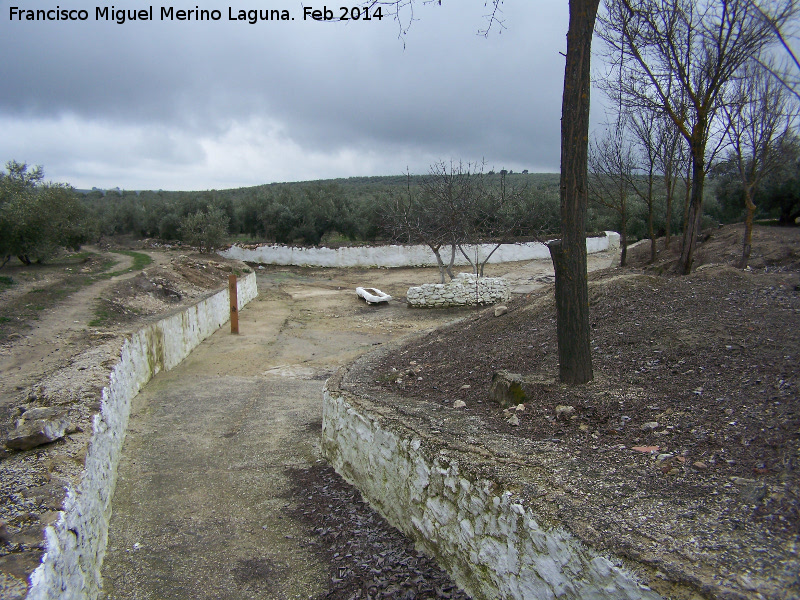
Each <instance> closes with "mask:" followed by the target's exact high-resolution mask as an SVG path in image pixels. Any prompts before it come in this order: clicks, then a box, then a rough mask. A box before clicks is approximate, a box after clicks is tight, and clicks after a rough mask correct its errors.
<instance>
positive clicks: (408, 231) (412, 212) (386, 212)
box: [381, 174, 456, 283]
mask: <svg viewBox="0 0 800 600" xmlns="http://www.w3.org/2000/svg"><path fill="white" fill-rule="evenodd" d="M409 182H410V174H409ZM382 206H383V209H382V215H381V218H382V221H383V227H384V229H385V230H386V232H387V233H388V234H389V236H390V237H391V238H392V239H394V240H396V241H399V242H404V243H422V244H425V245H426V246H428V247H429V248H430V249H431V251H432V252H433V255H434V256H435V257H436V264H437V265H438V266H439V276H440V278H441V282H442V283H444V282H445V275H448V276H449V277H450V279H453V278H454V277H455V276H454V275H453V263H454V261H455V257H456V246H455V245H453V244H452V234H451V232H450V231H449V230H448V229H447V226H446V224H445V222H444V221H443V220H442V219H441V218H439V213H438V210H437V207H436V205H435V199H434V198H433V197H431V196H429V195H425V194H423V193H422V191H421V190H420V189H418V188H416V187H411V185H410V183H409V184H408V185H407V186H406V190H405V192H403V193H401V194H400V193H392V194H390V195H389V197H388V198H387V199H386V201H385V202H384V203H383V205H382ZM448 244H450V261H449V263H447V264H446V263H445V262H444V260H443V259H442V254H441V250H442V248H443V247H446V246H447V245H448Z"/></svg>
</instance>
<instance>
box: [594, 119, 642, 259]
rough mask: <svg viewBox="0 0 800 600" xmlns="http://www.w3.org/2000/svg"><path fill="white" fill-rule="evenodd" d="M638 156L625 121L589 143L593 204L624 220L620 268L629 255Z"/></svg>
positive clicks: (622, 223) (619, 121)
mask: <svg viewBox="0 0 800 600" xmlns="http://www.w3.org/2000/svg"><path fill="white" fill-rule="evenodd" d="M633 169H634V155H633V148H632V147H631V144H630V141H629V140H627V139H626V138H625V129H624V122H623V121H622V120H618V121H617V123H616V124H612V125H608V126H607V128H606V130H605V133H604V134H603V135H602V136H601V137H599V138H595V139H594V141H593V142H591V143H590V144H589V201H590V202H592V203H594V204H598V205H600V206H603V207H605V208H607V209H610V210H612V211H613V212H615V213H617V215H618V216H619V221H620V228H619V237H620V259H619V264H620V266H623V267H624V266H625V265H626V263H627V256H628V216H629V197H630V195H631V194H632V193H633V185H632V180H633Z"/></svg>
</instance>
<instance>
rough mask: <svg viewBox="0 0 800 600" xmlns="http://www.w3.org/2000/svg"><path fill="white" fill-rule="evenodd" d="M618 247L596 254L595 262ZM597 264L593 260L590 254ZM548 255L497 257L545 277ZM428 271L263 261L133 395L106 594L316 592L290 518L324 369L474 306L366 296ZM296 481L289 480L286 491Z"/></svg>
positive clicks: (311, 550)
mask: <svg viewBox="0 0 800 600" xmlns="http://www.w3.org/2000/svg"><path fill="white" fill-rule="evenodd" d="M612 260H613V257H610V256H607V257H605V258H604V259H603V260H599V259H598V260H596V262H597V264H598V265H600V264H601V263H602V264H606V263H609V264H610V262H611V261H612ZM595 266H597V265H595ZM550 268H551V267H550V266H549V261H547V262H542V263H540V264H535V265H532V264H530V263H528V264H525V265H514V266H512V267H509V266H505V267H503V266H497V267H494V266H493V267H492V271H493V272H494V273H498V272H506V273H508V272H509V271H513V273H514V278H515V281H517V284H518V285H541V283H537V282H536V281H535V278H537V277H540V276H542V275H545V274H547V272H548V271H549V270H550ZM435 280H436V271H435V269H394V270H371V271H370V270H366V269H364V270H352V269H351V270H322V269H319V270H313V271H312V270H308V269H292V268H271V269H264V270H259V292H260V296H259V298H257V299H256V300H254V301H253V302H252V303H251V304H250V305H248V306H247V307H246V308H245V309H243V310H242V312H241V313H240V330H241V332H242V333H241V335H239V336H233V335H230V333H229V332H228V331H227V330H226V329H225V328H224V327H223V329H221V330H220V331H218V332H217V333H216V334H214V335H213V336H212V337H211V338H209V339H208V340H207V341H206V342H204V343H203V344H202V345H201V346H200V347H199V348H198V349H197V350H196V351H195V352H194V353H192V355H191V356H189V357H188V358H187V359H186V360H185V361H184V362H183V363H182V364H181V365H179V366H178V367H176V368H175V369H174V370H172V371H170V372H169V373H162V374H160V375H158V376H157V377H156V378H155V379H154V380H153V381H152V382H151V383H150V384H149V385H148V386H147V387H146V388H145V389H144V390H143V391H142V392H141V393H140V394H139V396H137V398H136V399H135V400H134V405H133V411H132V415H131V421H130V425H129V429H128V434H127V437H126V441H125V446H124V449H123V457H122V461H121V464H120V467H119V480H118V484H117V489H116V493H115V496H114V500H113V507H114V516H113V518H112V521H111V527H110V533H109V548H108V553H107V555H106V558H105V563H104V571H103V577H104V585H105V594H106V598H108V599H123V598H124V599H133V598H136V599H156V598H176V599H177V598H209V599H210V598H215V599H217V598H248V597H250V598H276V599H289V598H310V597H315V596H317V595H318V594H321V593H323V592H325V591H326V590H327V589H328V584H329V582H330V578H329V577H330V576H329V573H330V570H331V564H333V563H331V562H330V561H331V560H336V559H335V558H334V559H331V558H329V557H326V556H324V553H321V552H320V551H318V550H317V544H318V541H317V540H316V539H313V537H314V536H313V535H312V534H311V533H310V532H309V530H308V528H307V527H306V526H305V525H304V524H303V523H302V522H301V521H300V520H298V515H299V514H302V511H303V507H304V505H305V504H306V503H307V502H308V501H309V500H310V496H309V497H306V496H305V493H299V492H297V488H293V482H292V480H291V469H298V468H299V469H303V468H308V467H310V466H312V465H315V464H317V463H319V462H320V454H319V429H320V425H321V418H322V415H321V397H322V386H323V384H324V380H325V379H326V378H327V377H328V376H329V375H330V374H331V373H332V372H333V371H334V370H335V369H336V368H337V367H339V366H340V365H343V364H345V363H347V362H349V361H351V360H352V359H354V358H355V357H356V356H358V355H360V354H362V353H364V352H366V351H368V350H369V349H371V348H372V347H373V346H375V345H377V344H381V343H383V342H386V341H389V340H391V339H395V338H397V337H399V336H403V335H406V334H408V333H412V332H416V331H420V330H425V329H430V328H433V327H435V326H438V325H440V324H442V323H445V322H447V321H451V320H453V319H456V318H459V317H460V316H464V315H466V314H470V311H472V310H474V309H450V310H436V311H434V310H414V309H409V308H407V307H406V306H405V304H404V303H401V302H399V301H393V302H391V303H390V304H389V305H388V306H376V307H372V306H367V305H365V304H364V303H363V302H361V301H359V300H358V299H357V298H356V295H355V292H354V288H355V286H357V285H369V286H377V287H379V288H380V289H382V290H383V291H385V292H388V293H390V294H392V295H397V296H402V295H404V294H405V290H406V289H407V288H408V286H409V285H412V284H417V283H421V282H424V281H435ZM293 489H294V491H293Z"/></svg>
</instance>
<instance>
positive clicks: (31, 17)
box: [9, 6, 292, 25]
mask: <svg viewBox="0 0 800 600" xmlns="http://www.w3.org/2000/svg"><path fill="white" fill-rule="evenodd" d="M89 16H90V11H88V10H84V9H81V10H75V9H69V8H61V7H60V6H57V7H56V8H54V9H50V10H42V9H25V8H20V7H18V6H11V7H9V20H11V21H88V20H89ZM155 16H158V18H159V19H160V20H161V21H219V20H221V19H222V11H220V10H217V9H212V10H207V9H201V8H200V7H199V6H195V7H194V8H189V9H177V8H175V7H173V6H161V7H159V10H158V12H155V11H154V10H153V7H152V6H148V7H147V8H139V9H124V8H115V7H114V6H98V7H95V9H94V20H95V21H113V22H115V23H117V24H119V25H122V24H124V23H126V22H128V21H153V20H154V17H155ZM228 20H229V21H247V22H248V23H250V24H251V25H253V24H255V23H257V22H258V21H291V20H292V17H291V15H290V14H289V11H288V10H276V9H260V10H237V9H234V8H233V7H230V6H229V7H228Z"/></svg>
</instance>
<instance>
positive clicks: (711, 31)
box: [599, 0, 795, 274]
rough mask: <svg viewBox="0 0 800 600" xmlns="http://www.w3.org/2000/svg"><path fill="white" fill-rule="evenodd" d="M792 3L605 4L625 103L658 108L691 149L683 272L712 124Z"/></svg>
mask: <svg viewBox="0 0 800 600" xmlns="http://www.w3.org/2000/svg"><path fill="white" fill-rule="evenodd" d="M794 4H795V3H794V0H774V1H773V2H770V6H769V7H766V8H763V7H762V8H758V9H757V8H756V7H755V6H754V4H753V2H752V0H699V1H697V0H608V1H607V4H606V5H607V10H606V12H605V13H604V15H603V16H602V18H601V25H600V27H599V33H600V36H601V38H602V39H603V40H604V42H605V44H606V47H607V49H608V55H609V57H610V58H611V59H612V60H619V61H620V63H619V67H620V68H625V69H627V70H628V71H629V76H627V77H624V78H621V80H622V81H623V82H624V88H623V89H622V90H621V93H622V94H623V96H624V97H625V103H626V105H629V106H634V107H636V108H645V109H648V110H652V111H661V112H663V113H664V114H665V115H667V116H668V117H669V118H670V119H671V120H672V122H673V123H674V124H675V126H676V127H677V128H678V130H679V131H680V133H681V135H682V136H683V137H684V138H685V140H686V142H687V144H688V146H689V151H690V155H691V159H692V167H691V169H692V173H691V182H692V187H691V195H690V199H689V206H688V212H687V218H686V224H685V227H684V233H683V247H682V251H681V258H680V262H679V265H678V271H679V272H681V273H683V274H687V273H689V272H690V271H691V268H692V262H693V259H694V249H695V246H696V242H697V236H698V233H699V229H700V220H701V217H702V204H703V187H704V184H705V175H706V173H707V172H708V169H709V165H710V162H711V160H712V158H713V156H710V155H713V153H714V143H713V140H712V138H713V129H714V127H715V126H716V125H719V124H720V120H719V112H720V109H721V107H722V106H723V105H724V104H725V103H726V102H727V94H728V92H729V88H730V87H731V85H730V84H731V79H732V77H733V76H734V74H735V73H736V72H737V71H738V70H739V69H740V68H741V67H742V65H743V64H745V63H746V62H747V61H748V60H750V58H751V57H752V56H759V55H761V53H762V51H763V50H764V49H765V48H767V47H768V46H769V45H771V44H774V43H775V42H776V40H777V36H776V34H775V31H776V27H777V28H780V27H781V26H782V25H783V24H785V23H786V22H787V21H788V20H789V19H790V18H791V17H792V16H793V15H794V11H795V7H794ZM764 15H768V18H765V17H764ZM676 98H677V99H679V100H680V101H679V102H678V103H676V102H675V99H676ZM720 140H721V136H719V135H718V137H717V140H716V141H717V142H719V141H720ZM710 142H711V143H710Z"/></svg>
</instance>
